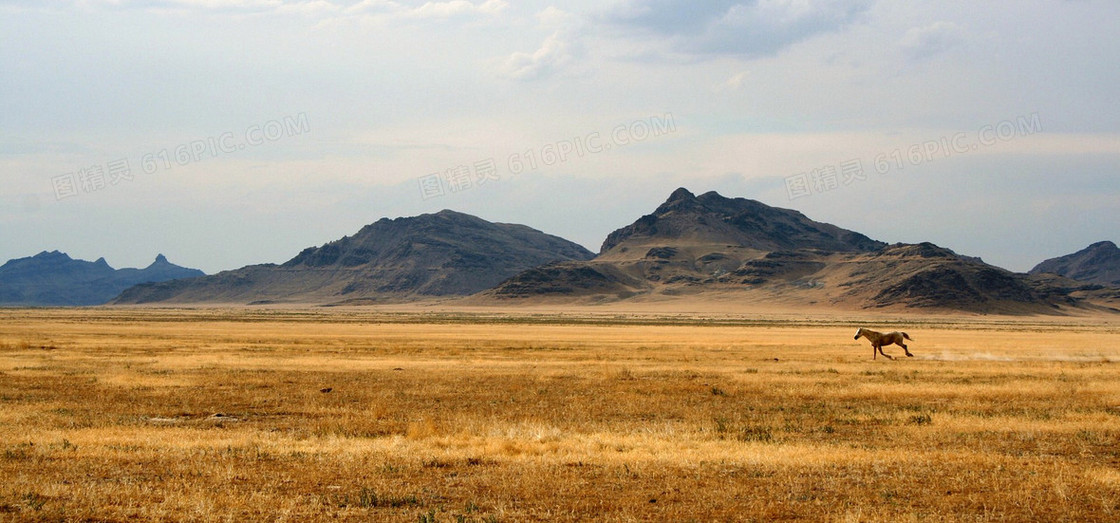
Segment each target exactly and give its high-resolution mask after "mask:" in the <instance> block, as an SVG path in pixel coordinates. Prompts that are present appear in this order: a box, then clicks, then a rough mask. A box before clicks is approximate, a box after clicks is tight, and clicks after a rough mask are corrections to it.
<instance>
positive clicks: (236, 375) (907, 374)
mask: <svg viewBox="0 0 1120 523" xmlns="http://www.w3.org/2000/svg"><path fill="white" fill-rule="evenodd" d="M857 324H859V325H864V326H868V327H873V328H874V327H880V328H883V329H888V330H889V329H892V328H897V327H899V326H900V325H902V324H898V323H895V324H892V323H891V322H889V321H886V320H880V321H878V322H873V321H869V320H867V319H863V320H860V321H858V322H856V321H847V320H843V319H839V318H835V319H829V318H818V319H802V320H794V319H790V318H770V319H745V318H740V319H735V318H718V319H712V320H705V319H703V318H684V317H679V316H674V317H669V318H645V317H626V316H618V317H615V316H611V317H603V316H582V317H577V316H567V317H560V316H556V315H551V316H530V315H522V316H512V315H511V316H503V315H468V314H458V315H455V314H429V315H423V314H395V315H394V314H388V313H380V312H370V311H366V312H361V311H333V312H309V311H271V312H268V311H247V310H240V311H238V310H228V311H221V310H195V311H176V310H127V309H126V310H115V309H93V310H0V477H2V478H3V481H2V483H0V519H14V520H32V521H34V520H98V521H122V520H198V521H211V520H235V521H242V520H265V519H267V520H292V521H308V520H334V519H342V520H399V521H524V520H550V521H551V520H561V521H562V520H588V519H596V520H622V521H626V520H654V521H690V520H695V521H715V520H719V521H723V520H759V521H762V520H766V521H770V520H778V519H787V520H789V519H799V520H828V521H857V520H858V521H866V520H891V521H898V520H910V519H914V520H930V521H939V520H953V521H960V520H967V521H987V520H1012V521H1027V520H1032V521H1033V520H1078V521H1092V520H1101V521H1117V520H1120V379H1118V378H1120V373H1118V370H1120V326H1118V325H1117V323H1115V320H1112V321H1111V322H1110V321H1109V320H1067V321H1064V322H1054V321H1049V320H1048V321H1043V320H999V321H997V320H977V319H957V320H937V321H934V320H916V321H911V322H907V323H906V324H905V327H906V330H907V331H908V332H909V333H910V335H911V336H912V337H913V338H914V340H915V341H914V342H913V344H912V345H911V346H910V347H911V350H912V351H913V352H914V353H915V355H916V357H915V358H912V359H902V360H897V361H886V360H884V359H883V358H879V359H878V360H875V361H872V359H871V349H870V346H869V344H868V343H867V341H866V340H860V341H854V340H853V339H852V336H853V334H854V331H855V328H856V326H857ZM887 351H888V352H889V353H894V354H898V355H901V350H899V349H898V348H897V347H890V348H887ZM324 391H326V392H324Z"/></svg>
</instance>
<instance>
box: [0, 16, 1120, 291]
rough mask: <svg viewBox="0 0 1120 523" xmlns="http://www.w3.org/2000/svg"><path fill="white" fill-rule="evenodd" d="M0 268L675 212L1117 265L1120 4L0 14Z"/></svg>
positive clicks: (574, 225)
mask: <svg viewBox="0 0 1120 523" xmlns="http://www.w3.org/2000/svg"><path fill="white" fill-rule="evenodd" d="M0 15H2V16H0V31H2V34H3V35H4V45H2V46H0V173H2V174H0V176H3V178H2V180H3V183H4V191H3V192H0V262H2V261H3V260H7V259H11V258H21V257H26V256H33V255H35V254H37V253H39V252H41V251H53V250H59V251H62V252H65V253H67V254H69V255H70V256H71V257H73V258H80V259H86V260H96V259H97V258H100V257H104V258H105V259H106V261H107V262H108V263H109V264H110V265H111V266H112V267H114V268H124V267H145V266H147V265H148V264H150V263H151V262H152V260H153V259H155V257H156V255H157V254H159V253H162V254H164V255H166V256H167V257H168V259H169V260H170V261H171V262H172V263H175V264H178V265H182V266H186V267H192V268H199V269H202V270H203V271H205V272H207V273H211V274H212V273H215V272H218V271H221V270H228V269H235V268H238V267H241V266H244V265H249V264H257V263H279V262H283V261H285V260H287V259H289V258H291V257H293V256H295V255H296V254H297V253H298V252H299V251H300V250H301V249H303V248H305V247H309V246H317V245H321V244H323V243H326V242H328V241H332V240H335V239H337V238H340V237H342V236H345V235H350V234H353V233H355V232H356V231H357V230H358V229H360V228H361V227H362V226H363V225H366V224H369V223H372V222H374V221H376V220H378V219H380V218H382V217H389V218H395V217H401V216H414V215H418V214H422V213H431V212H437V211H439V210H441V209H453V210H456V211H460V212H465V213H469V214H473V215H476V216H479V217H481V218H484V219H487V220H490V221H496V222H506V223H523V224H525V225H528V226H530V227H533V228H536V229H539V230H541V231H543V232H546V233H549V234H554V235H557V236H561V237H564V238H566V239H569V240H571V241H574V242H577V243H579V244H581V245H584V246H585V247H587V248H588V249H590V250H592V251H598V248H599V244H600V243H601V242H602V240H603V238H605V237H606V235H607V234H608V233H609V232H611V231H612V230H614V229H616V228H619V227H623V226H625V225H628V224H629V223H631V222H633V221H634V220H635V219H637V218H638V217H640V216H641V215H643V214H646V213H649V212H652V211H653V209H654V208H655V207H656V206H657V205H658V204H660V203H661V202H662V201H664V200H665V198H667V197H668V195H669V194H670V193H671V192H672V191H673V190H674V189H676V188H677V187H685V188H687V189H689V190H690V191H692V192H694V193H696V194H701V193H704V192H707V191H710V190H715V191H718V192H719V193H720V194H723V195H724V196H728V197H744V198H750V199H755V200H759V201H762V202H763V203H766V204H768V205H772V206H776V207H783V208H792V209H796V210H798V211H800V212H802V213H804V214H805V215H806V216H808V217H809V218H811V219H813V220H817V221H822V222H828V223H832V224H835V225H837V226H840V227H843V228H845V229H851V230H854V231H858V232H860V233H863V234H866V235H868V236H870V237H871V238H874V239H876V240H880V241H884V242H888V243H895V242H921V241H930V242H933V243H936V244H938V245H941V246H943V247H947V248H950V249H953V250H954V251H956V252H958V253H960V254H965V255H970V256H979V257H982V258H983V259H984V260H985V261H987V262H988V263H992V264H994V265H998V266H1001V267H1004V268H1007V269H1011V270H1015V271H1025V270H1028V269H1030V268H1031V267H1032V266H1034V265H1035V264H1037V263H1038V262H1041V261H1043V260H1044V259H1047V258H1052V257H1055V256H1060V255H1064V254H1068V253H1072V252H1075V251H1078V250H1080V249H1083V248H1085V247H1086V246H1088V245H1090V244H1092V243H1095V242H1098V241H1103V240H1111V241H1114V242H1120V237H1118V236H1116V232H1115V230H1116V229H1115V226H1116V224H1117V223H1120V183H1117V181H1116V180H1117V174H1120V106H1117V104H1116V103H1115V98H1116V97H1115V94H1116V91H1117V87H1116V86H1117V85H1120V67H1118V66H1117V65H1116V62H1115V59H1114V57H1115V56H1116V55H1118V54H1120V37H1117V36H1116V35H1115V31H1113V30H1112V27H1111V26H1112V25H1114V24H1113V21H1114V20H1116V19H1118V18H1120V4H1116V3H1111V2H1104V1H1091V0H1088V1H1076V2H1075V1H1060V2H1059V1H1049V2H1044V1H1030V2H993V3H985V4H982V5H976V4H973V3H963V2H957V3H951V4H945V3H924V2H923V3H919V4H906V5H899V4H897V3H886V2H876V1H871V0H865V1H792V0H790V1H781V0H759V1H755V2H741V1H718V2H707V3H693V2H683V1H680V0H655V1H647V2H636V1H628V0H622V1H607V2H584V1H572V2H518V3H513V2H506V1H503V0H474V1H467V0H450V1H446V2H439V1H431V2H424V1H412V2H410V1H404V0H402V1H392V0H362V1H356V0H349V1H342V0H303V1H280V0H137V1H130V0H80V1H62V2H54V3H50V4H43V3H38V2H28V1H24V0H14V1H13V0H0Z"/></svg>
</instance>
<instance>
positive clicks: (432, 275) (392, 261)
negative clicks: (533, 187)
mask: <svg viewBox="0 0 1120 523" xmlns="http://www.w3.org/2000/svg"><path fill="white" fill-rule="evenodd" d="M592 256H593V254H592V253H591V252H589V251H588V250H587V249H584V248H583V247H581V246H579V245H577V244H575V243H572V242H569V241H567V240H564V239H562V238H559V237H556V236H551V235H548V234H545V233H542V232H540V231H537V230H535V229H532V228H529V227H526V226H524V225H515V224H504V223H491V222H488V221H486V220H483V219H481V218H477V217H475V216H471V215H468V214H463V213H458V212H454V211H448V210H445V211H440V212H438V213H435V214H424V215H420V216H416V217H410V218H397V219H388V218H384V219H381V220H378V221H377V222H376V223H373V224H370V225H367V226H365V227H363V228H362V229H361V230H360V231H358V232H357V233H356V234H354V235H353V236H347V237H344V238H341V239H339V240H336V241H333V242H330V243H327V244H325V245H322V246H320V247H309V248H307V249H304V250H303V251H301V252H300V253H299V254H298V255H296V256H295V257H294V258H292V259H291V260H288V261H287V262H285V263H283V264H281V265H271V264H268V265H252V266H248V267H244V268H241V269H237V270H234V271H226V272H222V273H219V274H215V275H213V276H207V277H205V278H198V279H194V280H188V281H179V282H170V283H166V284H152V285H141V286H138V287H135V288H132V289H129V290H128V291H126V292H124V293H123V294H122V295H121V296H120V297H119V298H118V299H117V300H116V301H115V303H120V304H125V303H153V302H188V303H189V302H223V303H262V302H290V303H335V304H339V303H367V302H372V301H384V300H404V299H410V298H416V297H425V296H428V297H431V296H464V295H469V294H473V293H475V292H478V291H481V290H483V289H486V288H488V287H491V286H493V285H495V284H497V283H499V282H501V281H502V280H504V279H506V278H509V277H510V276H512V275H515V274H517V273H519V272H522V271H524V270H526V269H529V268H532V267H536V266H538V265H543V264H546V263H550V262H555V261H561V260H586V259H589V258H591V257H592Z"/></svg>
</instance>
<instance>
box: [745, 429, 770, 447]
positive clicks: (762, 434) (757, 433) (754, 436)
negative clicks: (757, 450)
mask: <svg viewBox="0 0 1120 523" xmlns="http://www.w3.org/2000/svg"><path fill="white" fill-rule="evenodd" d="M738 439H739V441H756V442H759V443H769V442H771V441H774V434H772V433H771V432H770V429H769V428H767V427H743V428H741V429H739V434H738Z"/></svg>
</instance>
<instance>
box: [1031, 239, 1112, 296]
mask: <svg viewBox="0 0 1120 523" xmlns="http://www.w3.org/2000/svg"><path fill="white" fill-rule="evenodd" d="M1030 273H1031V274H1047V273H1050V274H1057V275H1060V276H1065V277H1066V278H1070V279H1074V280H1078V281H1083V282H1088V283H1096V284H1098V285H1105V286H1109V287H1120V248H1117V247H1116V244H1115V243H1112V242H1110V241H1102V242H1097V243H1094V244H1092V245H1090V246H1088V247H1086V248H1084V249H1081V250H1080V251H1077V252H1075V253H1073V254H1067V255H1065V256H1059V257H1057V258H1051V259H1049V260H1046V261H1044V262H1042V263H1039V264H1038V265H1036V266H1035V267H1034V268H1033V269H1031V270H1030Z"/></svg>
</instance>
